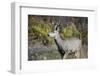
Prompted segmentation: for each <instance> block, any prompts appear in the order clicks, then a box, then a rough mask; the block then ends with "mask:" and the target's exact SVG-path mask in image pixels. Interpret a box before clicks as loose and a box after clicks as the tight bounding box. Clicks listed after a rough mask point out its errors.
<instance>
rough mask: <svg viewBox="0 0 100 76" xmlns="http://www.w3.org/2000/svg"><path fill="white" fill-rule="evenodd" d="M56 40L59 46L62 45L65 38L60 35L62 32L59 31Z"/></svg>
mask: <svg viewBox="0 0 100 76" xmlns="http://www.w3.org/2000/svg"><path fill="white" fill-rule="evenodd" d="M55 41H56V43H57V44H58V45H59V46H62V43H63V40H62V39H61V37H60V34H59V33H57V35H56V37H55Z"/></svg>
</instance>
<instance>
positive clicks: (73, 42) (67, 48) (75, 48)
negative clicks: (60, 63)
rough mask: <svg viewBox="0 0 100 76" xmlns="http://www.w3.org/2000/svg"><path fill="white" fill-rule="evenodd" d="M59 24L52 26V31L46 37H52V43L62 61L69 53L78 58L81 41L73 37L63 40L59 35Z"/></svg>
mask: <svg viewBox="0 0 100 76" xmlns="http://www.w3.org/2000/svg"><path fill="white" fill-rule="evenodd" d="M59 26H60V24H59V23H56V24H54V31H53V32H50V33H48V36H50V37H54V41H55V43H56V45H57V47H58V52H59V53H60V55H61V58H62V59H65V58H67V57H68V55H69V53H72V52H73V53H75V57H76V58H80V50H81V40H80V39H79V38H76V37H73V38H68V39H66V40H63V39H62V38H61V37H60V34H59Z"/></svg>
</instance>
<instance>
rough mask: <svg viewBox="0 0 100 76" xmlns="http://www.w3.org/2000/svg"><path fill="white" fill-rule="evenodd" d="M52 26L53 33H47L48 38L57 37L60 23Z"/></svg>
mask: <svg viewBox="0 0 100 76" xmlns="http://www.w3.org/2000/svg"><path fill="white" fill-rule="evenodd" d="M53 25H54V31H53V32H50V33H48V36H50V37H57V35H59V26H60V23H53Z"/></svg>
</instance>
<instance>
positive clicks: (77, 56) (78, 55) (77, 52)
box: [75, 51, 80, 59]
mask: <svg viewBox="0 0 100 76" xmlns="http://www.w3.org/2000/svg"><path fill="white" fill-rule="evenodd" d="M75 57H76V58H77V59H78V58H80V52H79V51H76V52H75Z"/></svg>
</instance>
